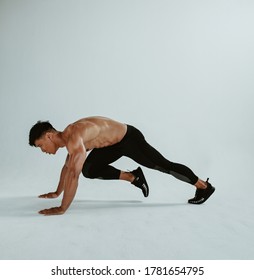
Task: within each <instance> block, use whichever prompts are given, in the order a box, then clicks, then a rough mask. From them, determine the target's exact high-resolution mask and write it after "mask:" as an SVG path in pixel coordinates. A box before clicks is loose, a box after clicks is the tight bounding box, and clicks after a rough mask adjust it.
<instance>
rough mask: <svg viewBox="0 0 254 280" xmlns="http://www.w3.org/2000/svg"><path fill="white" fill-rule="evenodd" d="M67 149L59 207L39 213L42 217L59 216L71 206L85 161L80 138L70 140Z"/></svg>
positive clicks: (83, 148) (84, 150) (84, 151)
mask: <svg viewBox="0 0 254 280" xmlns="http://www.w3.org/2000/svg"><path fill="white" fill-rule="evenodd" d="M68 146H69V147H67V149H68V151H69V160H68V167H67V170H66V175H65V188H64V195H63V199H62V203H61V206H59V207H53V208H50V209H44V210H41V211H39V214H43V215H61V214H64V213H65V212H66V210H67V209H68V208H69V206H70V205H71V203H72V201H73V199H74V197H75V194H76V191H77V187H78V179H79V175H80V173H81V171H82V168H83V164H84V162H85V159H86V149H85V147H84V144H83V141H82V139H81V138H80V137H75V138H74V139H72V140H71V141H70V143H69V145H68Z"/></svg>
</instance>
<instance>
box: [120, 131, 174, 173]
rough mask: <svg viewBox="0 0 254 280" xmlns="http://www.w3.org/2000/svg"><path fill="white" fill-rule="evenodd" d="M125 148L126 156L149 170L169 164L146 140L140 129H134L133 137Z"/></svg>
mask: <svg viewBox="0 0 254 280" xmlns="http://www.w3.org/2000/svg"><path fill="white" fill-rule="evenodd" d="M126 144H127V145H126V146H125V155H126V156H128V157H130V158H131V159H133V160H134V161H136V162H137V163H139V164H141V165H144V166H146V167H148V168H155V167H156V166H158V165H161V164H163V165H164V164H168V163H169V161H168V160H167V159H165V158H164V157H163V156H162V154H161V153H159V152H158V151H157V150H156V149H155V148H154V147H152V146H151V145H150V144H149V143H148V142H147V141H146V140H145V137H144V136H143V134H142V133H141V132H140V131H139V130H138V129H133V131H132V135H131V137H130V138H129V139H128V143H126Z"/></svg>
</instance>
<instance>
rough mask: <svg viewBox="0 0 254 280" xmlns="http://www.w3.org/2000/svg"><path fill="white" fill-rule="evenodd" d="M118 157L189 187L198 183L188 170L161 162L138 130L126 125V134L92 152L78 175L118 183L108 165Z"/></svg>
mask: <svg viewBox="0 0 254 280" xmlns="http://www.w3.org/2000/svg"><path fill="white" fill-rule="evenodd" d="M122 156H126V157H129V158H131V159H133V160H134V161H136V162H137V163H139V164H141V165H143V166H145V167H148V168H151V169H155V170H159V171H161V172H164V173H168V174H171V175H173V176H174V177H176V178H177V179H179V180H181V181H184V182H187V183H190V184H192V185H194V184H195V183H196V182H197V181H198V177H197V176H196V175H195V174H194V173H193V172H192V170H191V169H190V168H188V167H187V166H185V165H182V164H179V163H174V162H171V161H169V160H167V159H166V158H164V157H163V156H162V155H161V154H160V153H159V152H158V151H157V150H156V149H154V148H153V147H152V146H151V145H149V144H148V143H147V142H146V140H145V138H144V136H143V134H142V133H141V132H140V131H139V130H138V129H136V128H135V127H133V126H130V125H128V126H127V132H126V134H125V136H124V138H123V139H122V140H121V141H120V142H119V143H117V144H115V145H112V146H108V147H104V148H99V149H93V150H92V151H91V152H90V154H89V155H88V157H87V159H86V161H85V163H84V166H83V170H82V173H83V175H84V176H85V177H87V178H97V179H105V180H112V179H119V177H120V172H121V171H120V170H119V169H116V168H115V167H113V166H111V165H110V164H111V163H113V162H115V161H116V160H118V159H119V158H121V157H122Z"/></svg>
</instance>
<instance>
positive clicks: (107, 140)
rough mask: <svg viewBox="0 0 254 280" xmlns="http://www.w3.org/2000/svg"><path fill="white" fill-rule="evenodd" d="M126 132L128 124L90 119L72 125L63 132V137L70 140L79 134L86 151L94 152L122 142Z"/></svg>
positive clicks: (97, 118) (96, 118) (100, 118)
mask: <svg viewBox="0 0 254 280" xmlns="http://www.w3.org/2000/svg"><path fill="white" fill-rule="evenodd" d="M126 131H127V125H126V124H123V123H120V122H117V121H114V120H112V119H108V118H105V117H88V118H83V119H80V120H78V121H76V122H74V123H72V124H70V125H69V126H68V127H67V128H66V129H65V130H64V131H63V137H64V138H66V139H68V138H70V136H71V135H72V134H73V133H74V132H75V133H76V134H77V133H78V134H79V135H80V137H81V138H82V140H83V144H84V146H85V148H86V150H92V149H94V148H103V147H107V146H111V145H114V144H116V143H118V142H120V141H121V140H122V139H123V137H124V135H125V134H126ZM67 141H68V140H67Z"/></svg>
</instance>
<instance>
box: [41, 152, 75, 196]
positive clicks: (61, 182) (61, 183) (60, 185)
mask: <svg viewBox="0 0 254 280" xmlns="http://www.w3.org/2000/svg"><path fill="white" fill-rule="evenodd" d="M68 160H69V154H68V155H67V157H66V160H65V164H64V166H63V168H62V171H61V175H60V180H59V183H58V186H57V190H56V191H55V192H49V193H45V194H42V195H39V198H57V197H58V196H59V195H60V194H61V193H62V192H63V190H64V184H65V175H66V172H67V167H68Z"/></svg>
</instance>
